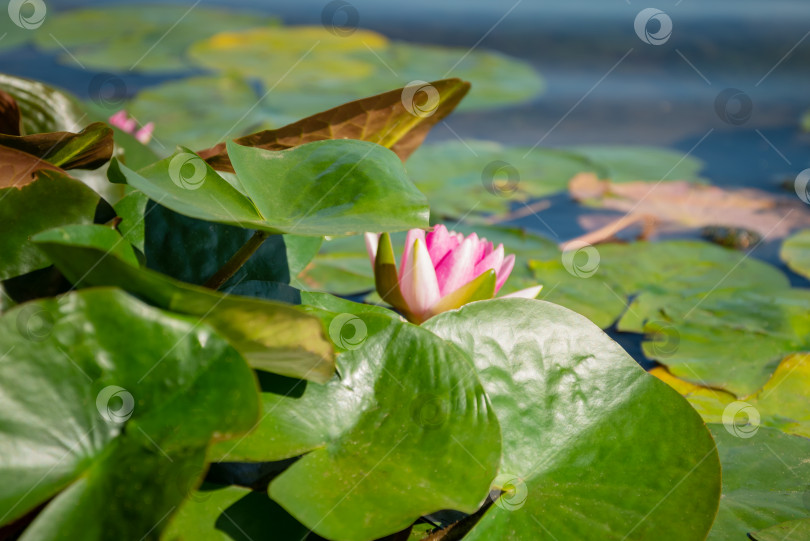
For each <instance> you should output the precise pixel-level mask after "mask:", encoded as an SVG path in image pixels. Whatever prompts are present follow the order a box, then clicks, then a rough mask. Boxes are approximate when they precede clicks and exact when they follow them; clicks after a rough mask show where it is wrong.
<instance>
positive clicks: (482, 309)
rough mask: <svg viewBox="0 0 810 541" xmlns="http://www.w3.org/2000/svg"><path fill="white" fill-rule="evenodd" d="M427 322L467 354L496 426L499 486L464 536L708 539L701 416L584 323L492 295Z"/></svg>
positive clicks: (710, 515)
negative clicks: (501, 446) (500, 443)
mask: <svg viewBox="0 0 810 541" xmlns="http://www.w3.org/2000/svg"><path fill="white" fill-rule="evenodd" d="M423 327H424V328H427V329H428V330H430V331H432V332H435V333H436V334H438V335H439V336H441V337H443V338H444V339H445V340H448V341H450V342H452V343H454V344H456V345H457V346H459V347H460V348H462V349H463V350H464V351H465V352H467V353H468V354H469V355H470V358H471V359H472V360H473V362H474V363H475V365H476V368H477V370H478V375H479V378H480V379H481V382H482V384H483V385H484V388H485V389H486V391H487V394H488V395H489V397H490V399H491V400H492V407H493V408H494V410H495V412H496V413H497V415H498V419H499V421H500V422H501V426H502V430H503V439H504V451H503V458H502V462H501V470H500V475H499V476H498V478H496V480H495V483H494V484H495V488H500V489H502V490H504V491H505V492H504V493H503V494H502V495H501V496H500V498H499V499H498V500H496V502H495V504H494V505H493V506H492V507H490V508H489V510H488V511H486V513H484V515H483V516H482V517H481V518H480V520H479V521H478V523H477V524H476V525H475V526H474V527H473V528H472V530H471V531H470V533H469V534H467V536H466V537H465V539H470V540H474V539H482V540H483V539H486V540H490V539H515V540H520V539H526V540H533V539H539V538H542V537H543V536H549V537H551V538H557V539H589V538H594V536H597V537H600V538H605V539H609V538H618V539H620V538H633V539H673V540H676V539H677V540H685V539H694V540H702V539H704V538H705V536H706V532H707V531H708V530H709V528H710V527H711V524H712V520H713V519H714V514H715V509H716V508H717V505H718V499H719V496H720V464H719V461H718V459H717V453H716V450H715V447H714V442H713V441H712V438H711V436H710V435H709V433H708V431H707V430H706V428H705V425H704V424H703V421H702V420H701V419H700V416H698V415H697V413H695V411H694V410H693V409H692V408H691V407H689V405H688V404H687V403H686V401H684V400H683V399H682V397H680V396H679V395H678V394H677V393H676V392H674V391H672V390H671V389H669V388H667V387H666V386H665V385H663V384H662V383H661V382H660V381H658V380H656V379H655V378H653V377H652V376H650V375H648V374H646V373H645V372H644V371H643V370H642V369H641V367H639V366H638V365H637V364H636V362H635V361H634V360H633V359H632V358H631V357H630V356H629V355H628V354H627V353H626V352H625V351H624V350H622V349H621V347H619V346H618V345H617V344H616V343H615V342H613V341H612V340H610V338H608V337H607V335H605V334H604V333H603V332H602V331H601V330H599V329H598V328H597V327H596V326H595V325H593V324H592V323H590V322H589V321H588V320H587V319H586V318H584V317H583V316H580V315H578V314H575V313H574V312H571V311H570V310H567V309H565V308H563V307H560V306H557V305H554V304H551V303H547V302H543V301H537V300H527V299H495V300H490V301H481V302H476V303H472V304H468V305H466V306H464V307H462V308H461V309H460V310H457V311H451V312H445V313H443V314H439V315H438V316H436V317H434V318H433V319H431V320H429V321H427V322H426V323H425V324H424V325H423ZM662 411H666V412H667V415H666V419H663V418H662V417H661V414H660V412H662Z"/></svg>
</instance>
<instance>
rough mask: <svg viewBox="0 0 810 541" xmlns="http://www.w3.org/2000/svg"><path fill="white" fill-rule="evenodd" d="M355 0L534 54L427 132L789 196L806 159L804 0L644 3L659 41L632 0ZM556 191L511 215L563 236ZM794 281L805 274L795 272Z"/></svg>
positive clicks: (52, 70) (429, 30) (139, 83)
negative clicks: (496, 105) (643, 166)
mask: <svg viewBox="0 0 810 541" xmlns="http://www.w3.org/2000/svg"><path fill="white" fill-rule="evenodd" d="M134 4H139V2H133V1H128V0H83V1H74V0H62V1H61V2H60V3H59V4H58V5H56V4H55V3H49V4H48V9H49V10H53V11H63V10H69V9H74V8H79V7H95V6H105V5H134ZM144 4H146V3H144ZM163 4H176V5H182V6H186V5H188V6H189V7H190V6H191V5H194V4H193V3H192V2H190V1H172V2H163ZM325 4H326V2H325V1H324V0H297V1H296V2H280V1H262V0H237V1H215V0H213V1H212V0H203V1H200V2H198V3H197V5H200V6H203V5H207V6H222V7H228V8H232V9H235V10H238V9H252V10H260V11H264V12H267V13H270V14H275V15H278V16H279V17H280V18H281V19H282V20H283V21H284V22H285V23H287V24H308V25H319V24H321V20H322V10H323V7H324V5H325ZM351 5H352V6H353V7H354V8H355V9H356V12H357V14H358V16H359V26H360V27H362V28H368V29H371V30H376V31H379V32H381V33H383V34H385V35H387V36H388V37H390V38H393V39H397V40H404V41H411V42H417V43H430V44H440V45H452V46H458V47H465V48H470V49H472V48H486V49H490V50H496V51H501V52H504V53H507V54H509V55H512V56H515V57H518V58H521V59H523V60H526V61H528V62H530V63H531V64H532V65H533V66H534V67H536V69H537V70H538V71H539V72H540V73H541V74H542V76H543V78H544V81H545V90H544V92H543V93H542V94H540V95H538V96H537V97H536V98H535V99H533V100H531V101H529V102H526V103H522V104H520V105H517V106H512V107H504V108H500V109H496V110H487V111H480V112H478V111H477V112H458V113H455V114H454V115H452V116H451V117H450V118H449V119H448V120H447V122H446V124H443V125H439V126H437V127H436V128H435V129H434V130H433V132H431V134H430V136H429V137H430V139H429V140H431V141H439V140H453V139H456V138H459V139H462V140H467V139H487V140H495V141H499V142H502V143H507V144H516V145H524V146H531V145H534V144H540V145H542V146H558V145H568V144H588V143H598V144H628V145H639V144H643V145H658V146H665V147H669V148H672V149H676V150H677V151H679V152H682V153H683V154H684V155H687V154H688V155H689V156H693V157H696V158H699V159H701V160H703V161H704V162H705V168H704V169H703V171H702V174H703V176H705V177H706V178H708V179H710V181H711V182H713V183H715V184H718V185H723V186H751V187H757V188H761V189H764V190H768V191H771V192H775V193H787V192H786V191H785V188H784V186H783V184H784V181H785V180H792V179H793V178H794V177H795V176H796V174H797V173H798V172H799V171H801V170H803V169H805V168H807V167H810V152H808V150H810V135H808V134H806V133H803V132H802V131H801V129H800V127H799V119H800V117H801V114H802V113H803V112H804V111H805V110H806V109H808V108H810V98H808V95H807V88H808V83H810V73H809V72H808V70H807V66H808V62H809V61H810V3H807V2H803V1H801V0H796V1H793V0H777V1H771V2H762V1H753V0H745V1H733V0H720V1H714V2H711V3H710V4H707V3H706V2H700V3H698V2H694V1H690V0H677V1H671V0H669V1H661V2H660V3H658V4H655V5H654V6H652V7H655V8H658V9H660V10H663V11H664V12H665V13H666V14H667V16H668V17H669V19H670V20H671V22H672V32H671V35H670V36H669V38H668V39H667V40H666V41H665V42H664V43H661V44H658V45H655V44H650V43H645V42H644V41H642V39H640V38H639V36H638V35H637V34H636V32H635V30H634V20H635V18H636V16H637V14H638V13H639V12H640V11H641V10H642V9H644V8H648V7H651V6H650V5H648V4H642V3H639V1H638V0H612V1H609V2H605V1H598V0H575V1H568V2H540V1H533V0H518V1H516V2H515V1H512V0H508V1H505V2H495V1H486V0H443V1H442V2H435V1H429V0H412V1H409V2H393V1H375V0H351ZM651 28H652V31H653V32H655V27H654V26H653V27H651ZM0 65H1V66H2V71H6V72H9V73H12V74H17V75H22V76H27V77H32V78H36V79H40V80H43V81H46V82H49V83H53V84H57V85H59V86H62V87H64V88H67V89H68V90H71V91H73V92H75V93H77V94H79V95H81V94H86V92H87V85H88V81H89V80H90V78H91V77H92V75H93V73H90V72H89V71H86V70H82V69H80V68H79V67H78V66H70V65H63V64H58V63H57V62H56V60H55V58H54V55H46V54H43V53H41V52H38V51H37V50H35V49H34V48H33V47H30V46H29V47H26V48H23V49H21V50H16V51H14V52H13V53H4V54H0ZM181 75H182V76H186V75H188V72H187V73H183V74H170V75H168V76H166V75H159V76H155V75H139V74H125V75H124V76H123V77H124V78H125V80H126V83H127V87H128V90H129V91H130V92H133V93H134V92H137V91H138V90H139V89H140V88H143V87H145V86H149V85H153V84H156V83H158V82H161V81H163V80H166V79H170V78H173V77H176V76H181ZM451 75H452V74H451ZM728 89H736V90H735V91H734V92H732V94H733V95H734V96H735V97H734V98H733V99H732V100H731V101H729V102H728V103H727V106H726V107H725V108H723V109H720V110H718V96H719V95H721V93H723V92H724V91H726V92H728ZM747 104H750V107H747ZM740 107H742V110H740ZM724 115H725V117H726V119H725V120H724V118H722V116H724ZM735 115H737V116H735ZM729 116H731V117H732V121H731V122H729V121H728V118H729ZM735 119H736V120H735ZM518 168H519V167H518ZM551 201H552V205H551V207H550V208H548V209H546V210H544V211H543V213H542V217H543V219H542V220H538V218H537V217H535V216H529V217H526V218H522V219H520V220H518V221H517V222H515V223H516V224H519V225H521V226H523V227H528V228H531V229H534V230H537V231H539V232H541V233H543V234H545V235H548V236H551V237H552V238H555V239H558V240H561V239H566V238H571V237H574V236H577V235H579V234H581V233H582V232H583V231H582V229H581V228H580V227H579V225H578V223H577V220H576V219H575V216H576V215H577V214H578V213H581V212H584V211H583V210H582V209H579V208H577V207H576V206H574V205H573V204H571V202H570V201H569V198H568V197H567V196H566V195H560V196H556V197H552V198H551ZM541 222H545V224H544V223H541ZM549 225H550V226H551V227H549ZM755 255H757V256H758V257H762V258H764V259H767V260H769V261H771V262H772V263H775V264H777V265H780V266H781V263H780V262H779V261H778V258H777V257H776V247H775V246H774V245H771V243H768V242H767V241H766V242H764V243H762V245H761V246H760V247H759V248H758V249H757V251H756V254H755ZM782 268H784V267H782ZM792 279H793V280H794V282H795V283H796V284H799V285H801V284H806V281H804V280H801V279H799V278H797V277H796V276H795V275H794V276H792Z"/></svg>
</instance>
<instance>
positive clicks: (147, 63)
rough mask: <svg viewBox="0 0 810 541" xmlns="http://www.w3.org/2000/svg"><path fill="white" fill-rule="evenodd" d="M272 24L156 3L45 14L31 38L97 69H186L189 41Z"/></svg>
mask: <svg viewBox="0 0 810 541" xmlns="http://www.w3.org/2000/svg"><path fill="white" fill-rule="evenodd" d="M124 21H125V22H126V24H122V22H124ZM272 24H276V21H275V19H273V18H272V17H268V16H266V15H264V14H261V13H251V12H238V11H233V10H224V9H214V8H208V7H199V6H194V7H193V8H189V7H188V6H171V5H169V6H167V5H158V4H155V5H152V6H137V7H132V6H120V7H118V6H115V7H107V8H104V9H81V10H71V11H66V12H62V13H54V14H49V17H48V31H47V32H37V36H36V44H37V46H38V47H40V48H41V49H44V50H46V51H54V52H56V53H57V54H59V59H60V61H61V62H62V63H64V64H68V65H75V64H76V62H77V61H78V62H79V63H81V64H82V65H83V66H84V67H86V68H89V69H95V70H100V71H103V70H112V71H159V72H176V71H183V70H188V69H189V63H188V59H187V58H186V50H187V49H188V47H189V46H190V45H191V44H192V43H194V42H195V41H197V40H199V39H204V38H206V37H208V36H211V35H213V34H215V33H217V32H222V31H228V30H231V31H237V30H243V29H247V28H252V27H255V26H263V25H272ZM51 34H52V35H53V36H54V37H56V38H57V39H53V38H52V37H51ZM57 40H58V41H57ZM60 45H62V46H64V48H66V49H67V50H68V51H70V53H69V54H68V53H66V52H64V51H63V49H62V47H60Z"/></svg>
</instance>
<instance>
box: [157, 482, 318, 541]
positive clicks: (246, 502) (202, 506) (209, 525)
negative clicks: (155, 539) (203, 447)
mask: <svg viewBox="0 0 810 541" xmlns="http://www.w3.org/2000/svg"><path fill="white" fill-rule="evenodd" d="M270 530H272V532H273V535H274V536H276V537H277V538H280V539H304V538H305V537H306V536H307V533H308V532H309V530H308V529H307V528H305V527H304V526H302V525H301V523H300V522H298V521H297V520H295V519H294V518H292V517H291V516H290V515H289V514H288V513H287V512H286V511H284V509H282V508H281V506H279V505H278V504H277V503H276V502H274V501H273V500H271V499H270V498H268V497H267V494H266V493H264V492H256V491H253V490H250V489H247V488H242V487H238V486H221V485H214V484H210V483H205V484H203V485H202V486H201V487H200V488H199V490H196V491H194V492H193V493H192V494H191V497H190V498H189V499H188V500H186V502H185V503H184V504H183V505H182V506H181V507H180V509H178V511H177V514H175V515H174V517H173V518H172V520H171V523H169V525H168V527H167V528H166V530H165V531H164V532H163V536H162V537H161V539H162V541H182V540H186V539H199V540H205V541H250V540H251V539H263V538H264V537H266V536H267V534H268V531H270Z"/></svg>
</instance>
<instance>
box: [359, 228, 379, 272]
mask: <svg viewBox="0 0 810 541" xmlns="http://www.w3.org/2000/svg"><path fill="white" fill-rule="evenodd" d="M363 236H364V237H365V239H366V252H368V258H369V259H370V260H371V266H372V267H374V262H375V261H376V260H377V246H379V244H380V234H379V233H366V234H365V235H363Z"/></svg>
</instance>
